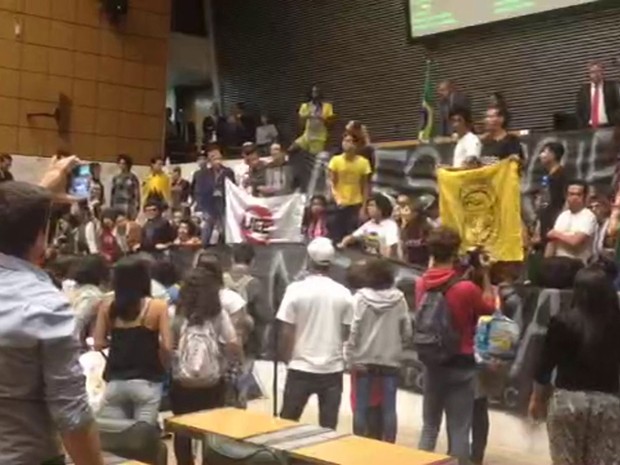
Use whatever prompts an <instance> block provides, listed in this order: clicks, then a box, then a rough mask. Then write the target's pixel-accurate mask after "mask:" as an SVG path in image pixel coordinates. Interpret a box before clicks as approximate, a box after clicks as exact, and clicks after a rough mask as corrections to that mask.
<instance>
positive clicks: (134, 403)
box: [98, 379, 162, 425]
mask: <svg viewBox="0 0 620 465" xmlns="http://www.w3.org/2000/svg"><path fill="white" fill-rule="evenodd" d="M161 396H162V383H155V382H152V381H147V380H145V379H128V380H113V381H110V382H109V383H108V384H107V386H106V388H105V393H104V395H103V402H102V405H101V409H100V410H99V414H98V416H99V417H101V418H112V419H115V420H135V421H144V422H147V423H150V424H152V425H155V424H157V417H158V415H159V403H160V402H161Z"/></svg>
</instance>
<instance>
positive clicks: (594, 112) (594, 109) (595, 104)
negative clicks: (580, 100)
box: [590, 84, 601, 129]
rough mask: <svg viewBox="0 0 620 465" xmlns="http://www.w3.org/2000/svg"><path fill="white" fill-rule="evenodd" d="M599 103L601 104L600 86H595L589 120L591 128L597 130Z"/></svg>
mask: <svg viewBox="0 0 620 465" xmlns="http://www.w3.org/2000/svg"><path fill="white" fill-rule="evenodd" d="M600 102H601V86H599V85H598V84H596V85H595V87H594V96H593V97H592V117H591V118H590V119H591V120H592V127H593V128H594V129H596V128H598V125H599V123H600V121H599V119H598V113H599V108H600Z"/></svg>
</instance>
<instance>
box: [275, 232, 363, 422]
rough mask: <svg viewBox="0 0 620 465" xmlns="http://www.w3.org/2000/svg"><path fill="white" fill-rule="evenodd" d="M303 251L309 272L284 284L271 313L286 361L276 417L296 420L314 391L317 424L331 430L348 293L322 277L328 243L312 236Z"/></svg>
mask: <svg viewBox="0 0 620 465" xmlns="http://www.w3.org/2000/svg"><path fill="white" fill-rule="evenodd" d="M307 250H308V260H309V264H308V268H309V274H308V275H307V276H306V277H305V278H304V279H302V280H300V281H296V282H294V283H291V284H290V285H289V286H288V287H287V288H286V292H285V293H284V297H283V299H282V303H281V304H280V309H279V310H278V314H277V317H276V318H277V319H278V321H280V325H281V341H280V349H281V350H280V352H281V354H282V357H283V358H284V360H285V361H287V362H288V374H287V377H286V386H285V388H284V398H283V403H282V412H281V414H280V416H281V417H282V418H285V419H288V420H295V421H298V420H299V418H300V417H301V415H302V413H303V411H304V408H305V407H306V404H307V403H308V399H309V397H310V396H311V395H312V394H316V395H317V396H318V398H319V423H320V425H321V426H322V427H323V428H332V429H336V426H337V424H338V412H339V410H340V401H341V398H342V377H343V372H344V355H343V345H344V342H345V341H346V340H347V338H348V332H349V326H350V325H351V321H352V318H353V297H352V296H351V292H350V291H349V290H348V289H347V288H346V287H344V286H343V285H341V284H339V283H337V282H336V281H334V280H333V279H331V278H329V277H328V276H327V272H328V271H329V266H330V264H331V262H332V261H333V259H334V256H335V251H334V247H333V245H332V243H331V241H330V240H329V239H327V238H325V237H320V238H317V239H314V240H313V241H312V242H310V244H308V249H307Z"/></svg>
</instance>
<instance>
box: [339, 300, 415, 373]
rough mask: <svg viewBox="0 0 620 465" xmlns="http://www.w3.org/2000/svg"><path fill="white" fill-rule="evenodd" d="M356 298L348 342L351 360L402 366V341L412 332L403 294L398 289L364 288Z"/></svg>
mask: <svg viewBox="0 0 620 465" xmlns="http://www.w3.org/2000/svg"><path fill="white" fill-rule="evenodd" d="M353 299H354V304H353V309H354V310H353V323H352V325H351V334H350V336H349V341H348V343H347V357H348V362H349V363H351V364H354V365H381V366H388V367H399V366H400V361H401V356H402V351H403V344H402V342H403V340H404V339H409V338H410V337H411V335H412V328H411V320H410V318H409V308H408V307H407V302H406V301H405V296H404V294H403V293H402V292H401V291H399V290H398V289H396V288H392V289H384V290H375V289H370V288H363V289H360V290H359V291H357V292H356V293H355V295H354V296H353Z"/></svg>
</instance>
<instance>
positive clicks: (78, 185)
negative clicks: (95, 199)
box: [67, 165, 91, 199]
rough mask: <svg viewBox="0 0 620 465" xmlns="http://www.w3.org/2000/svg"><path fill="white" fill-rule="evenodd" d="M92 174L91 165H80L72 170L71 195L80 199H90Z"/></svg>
mask: <svg viewBox="0 0 620 465" xmlns="http://www.w3.org/2000/svg"><path fill="white" fill-rule="evenodd" d="M90 183H91V174H90V166H89V165H78V166H76V167H75V168H73V171H72V172H71V179H70V180H69V190H68V191H67V192H68V193H69V195H72V196H74V197H76V198H78V199H88V198H89V197H90Z"/></svg>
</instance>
